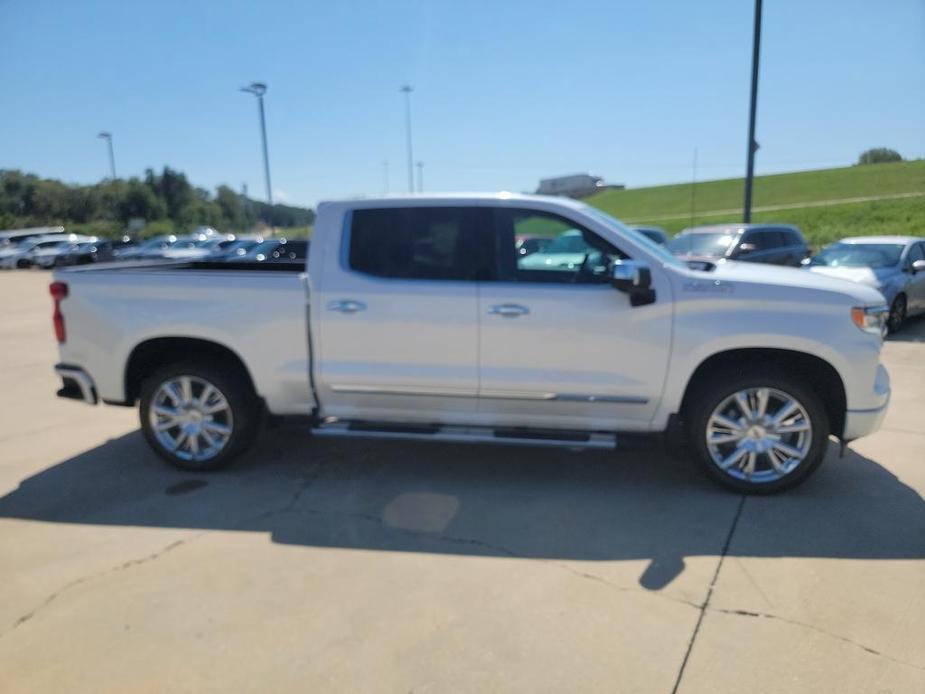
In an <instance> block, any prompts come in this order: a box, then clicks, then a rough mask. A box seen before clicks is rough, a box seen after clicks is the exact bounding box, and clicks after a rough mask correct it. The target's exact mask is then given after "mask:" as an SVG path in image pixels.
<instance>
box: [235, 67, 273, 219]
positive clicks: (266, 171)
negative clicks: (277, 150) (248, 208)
mask: <svg viewBox="0 0 925 694" xmlns="http://www.w3.org/2000/svg"><path fill="white" fill-rule="evenodd" d="M241 91H242V92H247V93H248V94H253V95H254V96H256V97H257V108H258V111H259V113H260V137H261V139H262V141H263V176H264V179H265V180H266V183H267V204H268V205H269V208H268V212H267V216H268V219H267V221H268V222H269V223H270V226H271V227H272V226H273V186H272V184H271V183H270V154H269V152H268V151H267V119H266V116H265V115H264V112H263V95H264V94H266V93H267V85H265V84H264V83H263V82H251V84H250V86H247V87H241Z"/></svg>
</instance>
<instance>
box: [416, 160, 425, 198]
mask: <svg viewBox="0 0 925 694" xmlns="http://www.w3.org/2000/svg"><path fill="white" fill-rule="evenodd" d="M417 166H418V192H419V193H423V192H424V162H422V161H419V162H418V165H417Z"/></svg>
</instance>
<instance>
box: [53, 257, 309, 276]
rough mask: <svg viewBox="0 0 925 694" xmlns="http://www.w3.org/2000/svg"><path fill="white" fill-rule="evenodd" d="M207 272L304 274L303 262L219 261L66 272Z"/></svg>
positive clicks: (103, 265)
mask: <svg viewBox="0 0 925 694" xmlns="http://www.w3.org/2000/svg"><path fill="white" fill-rule="evenodd" d="M164 270H208V271H221V272H295V273H299V272H304V271H305V261H304V260H299V261H274V262H263V263H258V262H239V261H235V262H223V261H220V260H128V261H116V262H112V263H96V264H91V265H78V266H74V267H69V268H67V269H66V270H65V271H66V272H99V271H104V272H148V271H157V272H161V271H164Z"/></svg>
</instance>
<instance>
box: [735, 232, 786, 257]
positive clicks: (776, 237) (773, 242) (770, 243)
mask: <svg viewBox="0 0 925 694" xmlns="http://www.w3.org/2000/svg"><path fill="white" fill-rule="evenodd" d="M782 237H783V234H782V233H781V232H779V231H766V230H764V229H762V230H761V231H750V232H748V233H747V234H745V237H744V238H743V240H742V243H751V244H753V245H754V246H755V251H756V252H757V251H767V250H770V249H772V248H780V247H781V246H784V245H786V242H785V240H784V239H783V238H782Z"/></svg>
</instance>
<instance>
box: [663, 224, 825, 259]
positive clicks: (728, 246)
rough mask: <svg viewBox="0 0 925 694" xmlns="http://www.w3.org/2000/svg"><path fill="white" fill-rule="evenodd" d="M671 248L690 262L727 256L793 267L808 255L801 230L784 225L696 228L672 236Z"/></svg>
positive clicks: (722, 225)
mask: <svg viewBox="0 0 925 694" xmlns="http://www.w3.org/2000/svg"><path fill="white" fill-rule="evenodd" d="M668 250H670V251H671V252H672V253H674V254H675V255H676V256H679V257H681V258H683V259H684V260H688V261H703V260H705V261H714V260H721V259H726V260H742V261H746V262H749V263H769V264H771V265H791V266H793V267H798V266H799V265H800V264H801V263H802V262H803V259H804V258H806V257H807V256H808V255H809V246H808V245H806V239H804V238H803V234H802V233H801V232H800V230H799V229H798V228H797V227H795V226H787V225H783V224H718V225H715V226H704V227H693V228H690V229H685V230H684V231H682V232H681V233H680V234H678V235H677V236H675V237H674V238H673V239H671V241H670V242H669V243H668Z"/></svg>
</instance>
